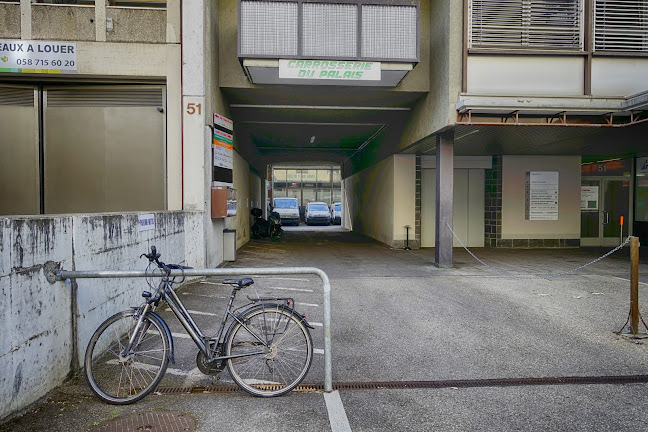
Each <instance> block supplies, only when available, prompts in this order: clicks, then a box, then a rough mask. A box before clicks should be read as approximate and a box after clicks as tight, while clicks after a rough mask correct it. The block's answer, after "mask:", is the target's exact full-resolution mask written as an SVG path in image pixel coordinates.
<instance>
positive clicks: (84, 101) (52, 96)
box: [47, 87, 162, 107]
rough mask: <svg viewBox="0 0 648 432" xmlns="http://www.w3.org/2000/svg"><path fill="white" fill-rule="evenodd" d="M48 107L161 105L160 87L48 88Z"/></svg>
mask: <svg viewBox="0 0 648 432" xmlns="http://www.w3.org/2000/svg"><path fill="white" fill-rule="evenodd" d="M47 106H49V107H78V106H92V107H106V106H123V107H125V106H154V107H157V106H162V89H161V88H150V89H147V88H124V87H121V88H118V89H109V88H100V89H92V88H73V89H72V88H71V89H48V90H47Z"/></svg>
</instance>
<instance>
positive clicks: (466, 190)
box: [421, 168, 484, 247]
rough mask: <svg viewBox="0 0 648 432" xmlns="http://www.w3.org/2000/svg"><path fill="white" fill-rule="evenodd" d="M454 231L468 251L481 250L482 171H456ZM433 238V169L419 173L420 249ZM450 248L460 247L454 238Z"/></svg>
mask: <svg viewBox="0 0 648 432" xmlns="http://www.w3.org/2000/svg"><path fill="white" fill-rule="evenodd" d="M452 195H453V205H452V213H453V215H452V218H453V221H452V225H453V231H454V232H455V234H457V236H458V237H459V238H460V239H461V241H462V242H463V243H464V244H465V245H466V246H468V247H484V170H483V169H465V168H455V170H454V189H453V194H452ZM435 238H436V169H422V170H421V247H434V243H435ZM452 245H453V246H454V247H461V243H459V241H457V239H456V238H453V240H452Z"/></svg>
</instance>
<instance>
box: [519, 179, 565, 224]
mask: <svg viewBox="0 0 648 432" xmlns="http://www.w3.org/2000/svg"><path fill="white" fill-rule="evenodd" d="M526 192H527V193H526V204H527V208H526V216H527V219H528V220H558V171H530V172H529V173H527V191H526Z"/></svg>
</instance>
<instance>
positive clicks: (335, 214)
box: [331, 202, 342, 225]
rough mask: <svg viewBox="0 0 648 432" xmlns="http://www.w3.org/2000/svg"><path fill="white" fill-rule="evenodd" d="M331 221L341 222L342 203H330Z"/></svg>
mask: <svg viewBox="0 0 648 432" xmlns="http://www.w3.org/2000/svg"><path fill="white" fill-rule="evenodd" d="M331 223H332V224H333V225H341V224H342V203H339V202H336V203H333V204H332V205H331Z"/></svg>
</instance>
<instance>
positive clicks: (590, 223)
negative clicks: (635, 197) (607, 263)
mask: <svg viewBox="0 0 648 432" xmlns="http://www.w3.org/2000/svg"><path fill="white" fill-rule="evenodd" d="M630 192H631V191H630V179H629V178H627V177H599V178H586V177H583V178H582V181H581V246H617V245H618V244H619V243H621V242H623V240H625V238H626V237H627V236H628V226H629V223H630V220H629V216H630V196H631V194H630Z"/></svg>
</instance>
